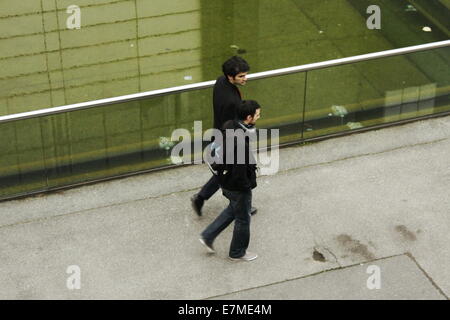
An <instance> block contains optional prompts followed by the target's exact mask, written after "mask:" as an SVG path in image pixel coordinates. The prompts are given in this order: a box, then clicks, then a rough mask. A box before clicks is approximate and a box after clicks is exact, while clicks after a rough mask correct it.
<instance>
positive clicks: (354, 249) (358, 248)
mask: <svg viewBox="0 0 450 320" xmlns="http://www.w3.org/2000/svg"><path fill="white" fill-rule="evenodd" d="M336 239H337V240H338V242H339V243H340V244H341V245H342V246H344V247H345V248H347V249H348V250H350V252H351V253H354V254H358V255H360V256H363V257H364V258H366V259H368V260H373V259H375V255H374V254H373V253H372V252H370V251H369V249H368V248H367V246H366V245H365V244H362V243H361V242H360V241H358V240H354V239H352V237H350V236H349V235H348V234H341V235H339V236H337V238H336Z"/></svg>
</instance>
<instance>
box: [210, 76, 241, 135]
mask: <svg viewBox="0 0 450 320" xmlns="http://www.w3.org/2000/svg"><path fill="white" fill-rule="evenodd" d="M241 102H242V98H241V94H240V92H239V89H238V88H237V87H236V86H235V85H234V84H231V83H230V81H228V79H227V77H225V76H220V77H219V78H217V80H216V84H215V85H214V90H213V106H214V128H216V129H219V130H220V129H221V128H222V125H223V124H224V123H225V122H226V121H228V120H234V119H235V118H236V109H237V107H238V106H239V105H240V104H241Z"/></svg>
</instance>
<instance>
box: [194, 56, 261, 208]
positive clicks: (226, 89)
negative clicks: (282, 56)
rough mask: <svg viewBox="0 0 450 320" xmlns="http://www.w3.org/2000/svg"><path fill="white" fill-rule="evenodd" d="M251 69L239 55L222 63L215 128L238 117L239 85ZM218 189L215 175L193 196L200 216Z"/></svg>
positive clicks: (215, 98) (216, 90) (215, 94)
mask: <svg viewBox="0 0 450 320" xmlns="http://www.w3.org/2000/svg"><path fill="white" fill-rule="evenodd" d="M249 70H250V66H249V65H248V63H247V62H246V61H245V60H244V59H242V58H241V57H237V56H234V57H231V58H230V59H228V60H227V61H225V62H224V64H223V65H222V71H223V76H220V77H219V78H217V80H216V83H215V85H214V90H213V106H214V110H213V111H214V128H215V129H219V130H220V129H221V128H222V126H223V124H224V123H225V122H226V121H228V120H234V119H235V118H236V109H237V107H238V106H239V105H240V104H241V102H242V95H241V92H240V91H239V89H238V87H237V85H240V86H243V85H245V83H246V82H247V78H246V77H247V74H248V71H249ZM217 190H219V182H218V180H217V177H216V176H215V175H213V176H212V177H211V178H210V179H209V181H208V182H207V183H206V184H205V185H204V186H203V187H202V189H201V190H200V192H199V193H197V194H195V195H194V196H193V197H192V198H191V202H192V208H193V209H194V211H195V212H196V213H197V215H198V216H201V215H202V207H203V205H204V203H205V201H206V200H208V199H209V198H211V197H212V196H213V195H214V193H216V191H217ZM251 213H252V214H255V213H256V208H251Z"/></svg>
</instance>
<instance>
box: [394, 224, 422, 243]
mask: <svg viewBox="0 0 450 320" xmlns="http://www.w3.org/2000/svg"><path fill="white" fill-rule="evenodd" d="M395 231H397V232H399V233H400V234H401V235H402V236H403V238H405V239H406V240H409V241H416V240H417V237H416V235H415V234H414V232H412V231H410V230H408V228H406V227H405V226H404V225H398V226H396V227H395Z"/></svg>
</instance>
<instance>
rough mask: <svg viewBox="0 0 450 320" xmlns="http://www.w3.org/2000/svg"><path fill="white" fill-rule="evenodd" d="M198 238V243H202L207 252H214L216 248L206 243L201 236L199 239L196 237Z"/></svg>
mask: <svg viewBox="0 0 450 320" xmlns="http://www.w3.org/2000/svg"><path fill="white" fill-rule="evenodd" d="M198 240H199V241H200V243H201V244H202V245H204V246H205V248H206V250H207V251H208V253H216V250H214V248H213V246H212V244H208V243H206V241H205V239H203V238H200V239H198Z"/></svg>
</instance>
